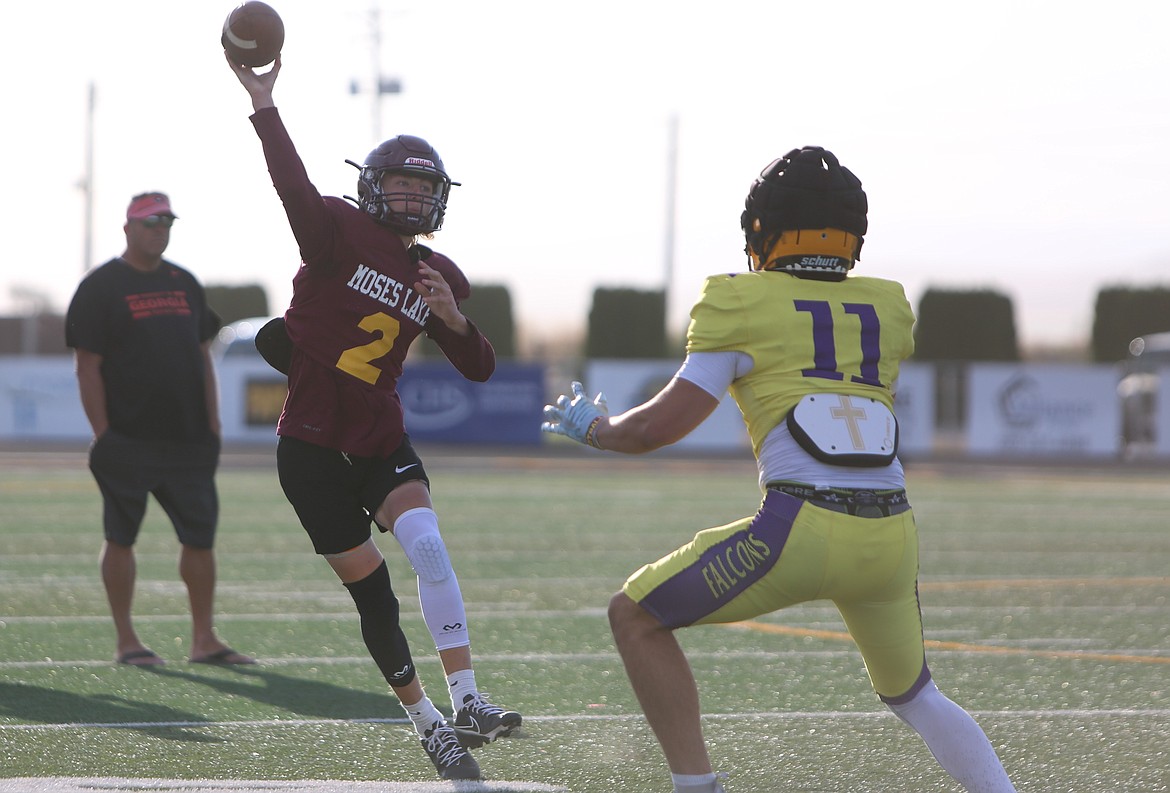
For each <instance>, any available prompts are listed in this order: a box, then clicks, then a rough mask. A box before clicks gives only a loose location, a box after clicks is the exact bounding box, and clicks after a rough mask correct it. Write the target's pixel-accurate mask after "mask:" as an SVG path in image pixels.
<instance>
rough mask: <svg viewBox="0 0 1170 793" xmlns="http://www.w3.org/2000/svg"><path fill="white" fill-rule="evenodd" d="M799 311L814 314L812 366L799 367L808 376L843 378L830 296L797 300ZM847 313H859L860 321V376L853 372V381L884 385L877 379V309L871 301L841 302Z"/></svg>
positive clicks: (878, 329) (851, 376) (796, 305)
mask: <svg viewBox="0 0 1170 793" xmlns="http://www.w3.org/2000/svg"><path fill="white" fill-rule="evenodd" d="M792 303H793V305H794V306H795V307H796V310H797V311H807V312H808V313H809V314H812V331H813V368H812V369H802V370H801V371H800V373H801V374H803V375H804V376H805V377H823V378H825V379H827V380H844V379H845V375H844V374H842V373H841V372H839V371H837V343H836V341H835V340H834V336H833V312H832V309H831V308H830V306H829V301H827V300H794V301H792ZM841 307H842V308H843V309H845V313H846V314H854V315H856V316H857V319H858V322H859V323H860V325H861V338H860V344H861V376H860V377H859V376H857V375H850V377H849V380H850V382H853V383H865V384H867V385H875V386H879V387H884V386H882V382H881V380H879V379H878V359H879V358H881V354H882V351H881V344H880V343H879V342H880V339H881V330H882V326H881V322H880V321H879V320H878V315H877V311H875V310H874V307H873V306H872V305H870V304H869V303H842V304H841Z"/></svg>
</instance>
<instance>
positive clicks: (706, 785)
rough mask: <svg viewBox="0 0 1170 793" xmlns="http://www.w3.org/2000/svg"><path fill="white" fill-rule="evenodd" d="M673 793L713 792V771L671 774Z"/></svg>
mask: <svg viewBox="0 0 1170 793" xmlns="http://www.w3.org/2000/svg"><path fill="white" fill-rule="evenodd" d="M670 781H671V782H673V783H674V793H714V791H715V772H714V771H712V772H711V773H710V774H671V775H670Z"/></svg>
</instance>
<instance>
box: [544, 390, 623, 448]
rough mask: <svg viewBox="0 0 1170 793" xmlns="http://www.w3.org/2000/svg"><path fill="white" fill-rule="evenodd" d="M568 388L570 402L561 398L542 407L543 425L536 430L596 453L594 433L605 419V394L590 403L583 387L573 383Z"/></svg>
mask: <svg viewBox="0 0 1170 793" xmlns="http://www.w3.org/2000/svg"><path fill="white" fill-rule="evenodd" d="M571 388H572V391H573V396H572V398H570V397H569V396H568V395H567V394H561V395H560V396H559V397H557V402H556V404H555V405H545V406H544V423H543V424H541V425H540V429H541V430H543V431H544V432H551V433H553V434H554V435H564V436H565V437H566V438H572V439H573V440H575V441H577V443H584V444H585V445H586V446H592V447H593V448H595V449H600V448H601V446H600V445H598V443H597V438H596V437H595V435H594V433H595V431H596V429H597V425H598V423H599V422H600V421H601V420H602V419H603V418H605V417H606V416H608V415H609V406H608V405H607V404H606V403H605V394H602V393H598V395H597V398H596V399H594V400H593V401H590V400H589V397H588V396H587V395H586V394H585V386H583V385H581V384H580V383H578V382H577V381H575V380H574V381H573V384H572V386H571Z"/></svg>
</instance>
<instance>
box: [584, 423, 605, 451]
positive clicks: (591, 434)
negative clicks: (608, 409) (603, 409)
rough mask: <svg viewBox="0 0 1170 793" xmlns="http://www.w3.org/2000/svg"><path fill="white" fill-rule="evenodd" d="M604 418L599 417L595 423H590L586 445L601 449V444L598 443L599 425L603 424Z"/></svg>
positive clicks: (586, 434) (586, 432) (586, 435)
mask: <svg viewBox="0 0 1170 793" xmlns="http://www.w3.org/2000/svg"><path fill="white" fill-rule="evenodd" d="M603 418H605V417H604V416H597V417H596V418H594V419H593V421H591V422H589V429H587V430H585V443H587V444H588V445H590V446H592V447H593V448H594V449H600V448H601V444H600V443H598V442H597V425H598V424H600V423H601V420H602V419H603Z"/></svg>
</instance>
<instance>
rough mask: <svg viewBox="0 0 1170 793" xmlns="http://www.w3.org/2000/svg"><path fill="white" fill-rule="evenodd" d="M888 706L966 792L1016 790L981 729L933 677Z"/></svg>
mask: <svg viewBox="0 0 1170 793" xmlns="http://www.w3.org/2000/svg"><path fill="white" fill-rule="evenodd" d="M887 704H888V703H887ZM889 708H890V710H892V711H894V713H896V714H897V715H898V718H900V719H901V720H902V721H904V722H906V723H907V724H909V725H910V727H911V728H913V729H914V731H915V732H917V733H918V734H919V735H920V736H922V740H923V741H925V742H926V746H927V748H929V749H930V753H931V754H933V755H934V759H935V760H938V763H939V765H941V766H942V767H943V770H944V771H946V772H947V773H948V774H950V775H951V776H952V777H954V778H955V779H956V780H957V781H958V782H959V783H960V784H961V785H962V786H963V787H964V788H965V789H966V790H967V791H968V793H1015V790H1016V789H1015V787H1013V786H1012V783H1011V780H1009V779H1008V776H1007V772H1006V771H1004V770H1003V764H1002V763H1001V762H1000V761H999V757H997V756H996V754H995V749H994V748H993V747H992V745H991V741H989V740H987V736H986V735H985V734H984V733H983V730H982V729H981V728H980V727H979V725H978V724H976V723H975V720H974V719H973V718H971V715H970V714H969V713H967V711H965V710H963V709H962V708H960V707H959V706H958V705H956V704H955V703H954V702H951V701H950V700H949V699H947V698H946V697H945V696H943V694H942V692H940V691H939V690H938V688H937V687H936V686H935V685H934V682H933V681H931V682H928V683H927V684H926V686H925V687H924V688H923V689H922V690H921V691H919V692H918V694H916V695H915V697H914V699H912V700H910V701H909V702H905V703H903V704H900V705H889Z"/></svg>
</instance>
